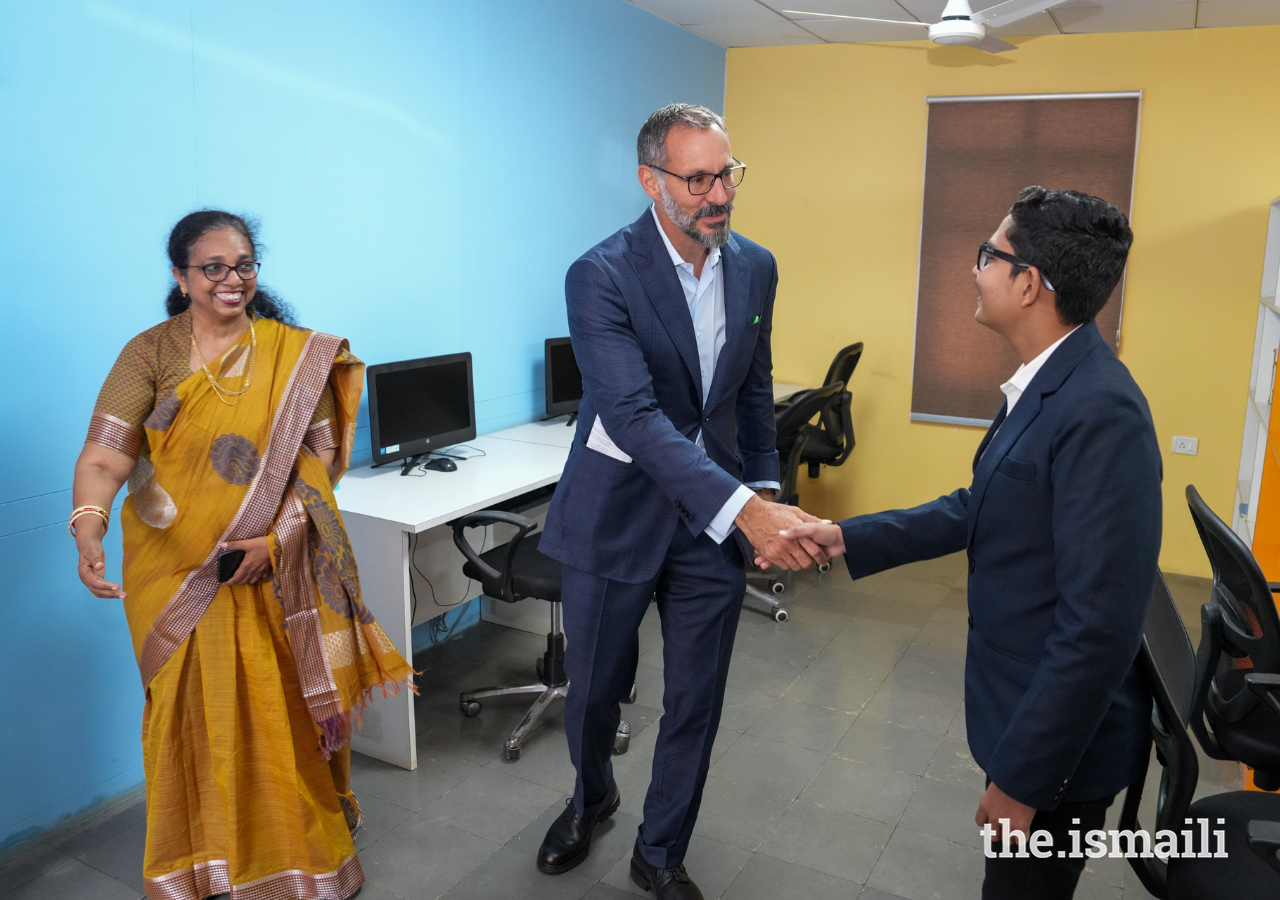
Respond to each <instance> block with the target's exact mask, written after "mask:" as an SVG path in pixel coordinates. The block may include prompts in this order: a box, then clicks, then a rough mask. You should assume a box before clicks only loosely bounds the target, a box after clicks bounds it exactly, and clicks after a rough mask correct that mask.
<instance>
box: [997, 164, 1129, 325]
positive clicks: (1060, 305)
mask: <svg viewBox="0 0 1280 900" xmlns="http://www.w3.org/2000/svg"><path fill="white" fill-rule="evenodd" d="M1009 215H1010V216H1011V217H1012V218H1013V224H1012V225H1011V226H1010V227H1009V231H1008V238H1009V243H1010V244H1012V245H1013V252H1014V253H1016V254H1017V255H1018V256H1020V257H1021V258H1022V259H1025V260H1026V261H1027V262H1029V263H1031V265H1033V266H1035V267H1036V268H1038V269H1039V270H1040V272H1041V274H1042V275H1043V276H1044V277H1045V278H1047V279H1049V282H1050V283H1051V284H1052V285H1053V286H1054V292H1055V295H1056V301H1055V304H1056V308H1057V311H1058V318H1059V319H1060V320H1061V321H1062V323H1063V324H1064V325H1083V324H1084V323H1085V322H1091V321H1093V319H1094V317H1095V316H1096V315H1097V314H1098V313H1100V312H1101V311H1102V307H1104V306H1106V305H1107V298H1108V297H1110V296H1111V292H1112V291H1113V290H1114V289H1115V286H1116V285H1117V284H1119V283H1120V276H1121V275H1123V274H1124V264H1125V261H1126V260H1127V259H1128V258H1129V247H1130V246H1131V245H1132V244H1133V231H1132V230H1130V228H1129V220H1128V219H1127V218H1125V214H1124V213H1122V212H1120V210H1119V209H1117V208H1116V207H1115V206H1113V205H1112V204H1110V203H1108V202H1107V201H1106V200H1101V199H1099V198H1097V197H1093V196H1090V195H1089V194H1082V193H1080V192H1079V191H1051V190H1048V189H1047V188H1042V187H1040V185H1038V184H1037V185H1032V186H1031V187H1027V188H1023V189H1022V191H1021V192H1020V193H1019V194H1018V199H1017V201H1016V202H1015V203H1014V204H1013V208H1012V209H1010V210H1009ZM1016 273H1017V270H1016V269H1015V274H1016Z"/></svg>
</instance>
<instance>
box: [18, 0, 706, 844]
mask: <svg viewBox="0 0 1280 900" xmlns="http://www.w3.org/2000/svg"><path fill="white" fill-rule="evenodd" d="M0 24H2V27H0V122H2V123H3V126H2V127H0V208H2V209H3V215H0V272H2V273H3V275H2V276H0V277H2V279H3V287H0V295H2V296H3V300H2V301H0V307H2V308H3V320H4V334H5V352H6V362H7V365H6V366H5V372H6V373H7V377H6V380H5V386H4V390H3V391H0V421H3V422H4V423H5V426H6V432H7V434H8V440H6V441H4V444H3V450H0V572H3V577H2V578H0V598H2V599H0V612H2V613H3V625H0V684H3V685H4V687H5V691H4V696H5V699H6V703H5V715H4V717H3V720H2V722H0V771H3V772H5V773H6V777H5V787H4V802H3V803H2V804H0V847H3V846H5V845H8V844H12V843H14V842H16V841H19V840H22V839H23V838H24V837H28V836H31V835H34V834H36V833H39V832H40V831H41V830H43V829H45V828H48V827H49V826H51V825H53V824H55V823H56V822H58V821H59V820H60V819H62V818H64V817H66V816H68V815H72V814H75V813H76V812H79V811H81V810H83V809H86V808H88V807H91V806H93V805H94V804H96V803H98V802H100V801H102V800H104V799H107V798H109V797H111V796H112V795H114V794H117V793H119V792H121V791H123V790H126V789H128V788H130V787H133V786H135V785H137V784H138V783H139V782H140V781H141V780H142V769H141V757H140V751H139V728H140V719H141V709H142V695H141V690H140V686H139V681H138V674H137V668H136V666H135V663H134V659H133V654H132V651H131V649H130V643H129V637H128V632H127V628H126V625H125V620H124V615H123V612H122V610H121V607H120V604H119V603H118V602H116V601H102V600H95V599H93V598H92V597H90V596H89V595H88V593H87V592H86V591H84V590H83V589H82V588H81V586H80V584H79V582H78V580H77V579H76V577H75V554H74V548H73V545H72V543H71V541H70V539H69V538H68V537H67V534H66V530H65V527H64V524H63V523H64V522H65V516H66V514H67V512H68V511H69V510H70V508H71V498H70V492H69V491H70V486H71V473H72V465H73V463H74V461H75V457H76V454H77V453H78V452H79V449H80V446H81V444H82V442H83V440H84V432H85V428H86V426H87V424H88V418H89V413H90V412H91V410H92V406H93V401H94V397H95V396H96V394H97V390H98V387H99V386H100V384H101V382H102V379H103V378H104V377H105V376H106V373H107V371H108V369H109V368H110V366H111V363H112V361H113V359H114V358H115V355H116V353H118V352H119V350H120V348H121V347H122V346H123V345H124V343H125V342H126V341H127V340H128V339H129V338H130V337H131V336H133V335H134V334H137V333H138V332H140V331H142V330H144V329H146V328H148V327H150V326H151V325H153V324H155V323H156V322H158V321H159V320H160V319H161V318H162V316H163V311H162V310H163V307H162V299H163V297H164V295H165V293H166V290H167V283H168V272H167V263H166V261H165V258H164V244H165V238H166V236H167V233H168V229H169V228H170V226H171V225H172V224H173V223H174V222H175V221H176V220H177V219H178V218H179V217H180V216H182V215H183V214H184V213H186V212H188V211H190V210H191V209H194V208H197V207H200V206H205V205H216V206H223V207H226V208H229V209H232V210H237V211H246V212H250V213H254V214H256V215H258V216H260V217H261V219H262V237H263V239H264V242H265V244H266V246H267V250H266V253H265V255H264V256H263V263H264V264H263V268H262V276H261V277H262V281H263V283H264V284H267V285H270V286H271V287H273V288H275V289H276V290H278V291H279V292H280V293H281V294H282V295H283V296H284V297H285V298H286V299H288V300H290V301H291V302H292V303H293V304H294V305H295V307H296V309H297V311H298V314H299V318H300V319H301V321H302V322H303V323H304V324H306V325H308V326H310V327H313V328H318V329H322V330H325V331H329V332H332V333H336V334H341V335H343V336H345V337H348V338H350V340H351V344H352V348H353V350H354V351H355V353H356V354H357V355H359V356H360V357H362V358H363V359H364V360H365V361H366V362H369V363H377V362H386V361H391V360H396V359H405V358H411V357H418V356H428V355H432V354H437V353H453V352H457V351H461V350H470V351H471V352H472V353H473V354H474V355H475V385H476V410H477V418H478V424H479V428H480V431H481V432H485V431H492V430H495V429H498V428H502V427H506V426H508V425H513V424H518V423H520V422H524V421H529V420H530V419H532V418H534V417H535V416H536V415H537V414H539V412H540V411H541V409H542V408H543V397H542V390H541V384H542V373H541V356H542V342H543V339H544V338H547V337H552V336H556V335H563V334H566V333H567V326H566V324H565V312H564V299H563V291H562V284H563V276H564V272H565V269H566V268H567V267H568V265H569V263H570V262H571V261H572V260H573V259H574V258H575V257H576V256H577V255H578V254H579V253H581V252H582V251H583V250H585V249H586V248H587V247H589V246H591V245H592V244H594V243H595V242H596V241H598V240H600V239H601V238H603V237H605V236H606V235H608V234H609V233H611V232H612V231H614V230H615V229H617V228H618V227H620V226H621V225H623V224H625V223H627V222H629V221H631V220H632V219H633V218H634V217H635V216H636V215H638V214H639V213H640V211H641V210H642V209H643V208H644V206H645V203H646V201H645V198H644V197H643V195H642V194H641V192H640V190H639V188H638V186H637V185H636V183H635V174H634V173H635V157H634V149H633V148H634V141H635V134H636V131H637V129H638V128H639V125H640V123H641V122H642V121H643V120H644V117H645V116H646V115H647V114H648V113H649V112H650V111H651V110H652V109H654V108H656V107H658V106H660V105H662V104H664V103H667V102H669V101H673V100H691V101H695V102H700V103H704V104H706V105H708V106H711V107H713V108H716V109H720V108H722V105H723V95H724V51H723V50H721V49H720V48H719V47H716V46H714V45H712V44H709V43H706V42H705V41H702V40H700V39H698V38H696V37H693V36H692V35H690V34H688V33H686V32H684V31H681V30H680V29H678V28H676V27H675V26H672V25H669V24H668V23H666V22H663V21H661V20H659V19H656V18H654V17H652V16H649V15H648V14H646V13H643V12H641V11H639V10H636V9H635V8H633V7H630V6H628V5H627V4H626V3H624V2H622V0H538V2H536V3H534V2H528V0H489V2H484V0H466V2H462V0H451V2H444V0H440V2H424V0H400V2H393V0H377V2H367V3H356V4H353V3H338V2H330V0H306V2H304V0H278V2H272V3H255V2H248V0H225V2H222V3H218V4H196V3H187V2H176V0H151V2H141V0H133V2H129V0H87V2H64V0H18V2H13V3H8V4H5V10H4V14H3V16H2V17H0ZM367 435H368V430H367V428H362V430H361V431H360V433H359V436H358V440H359V443H358V445H357V446H358V447H359V449H360V450H361V453H362V454H363V459H364V460H366V461H367V459H368V449H367V447H366V446H365V444H366V443H367V441H368V436H367ZM108 554H109V559H110V561H111V563H113V565H112V567H111V568H112V569H114V571H115V573H117V574H118V571H119V569H118V566H119V559H120V553H119V543H118V533H117V532H113V533H112V535H111V541H110V542H109V544H108ZM109 571H111V569H109Z"/></svg>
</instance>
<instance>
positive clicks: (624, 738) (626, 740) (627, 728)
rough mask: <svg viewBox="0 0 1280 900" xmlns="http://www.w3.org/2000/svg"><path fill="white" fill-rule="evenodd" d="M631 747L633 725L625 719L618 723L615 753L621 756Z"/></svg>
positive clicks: (614, 739) (614, 746)
mask: <svg viewBox="0 0 1280 900" xmlns="http://www.w3.org/2000/svg"><path fill="white" fill-rule="evenodd" d="M629 749H631V725H630V724H629V723H627V722H625V721H622V722H619V723H618V733H617V734H615V735H614V736H613V755H614V756H621V755H622V754H624V753H626V752H627V751H628V750H629Z"/></svg>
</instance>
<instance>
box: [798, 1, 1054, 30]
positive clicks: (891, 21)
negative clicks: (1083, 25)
mask: <svg viewBox="0 0 1280 900" xmlns="http://www.w3.org/2000/svg"><path fill="white" fill-rule="evenodd" d="M1056 2H1058V3H1065V2H1066V0H1056ZM783 12H784V13H786V14H787V15H789V16H800V17H803V18H793V19H792V20H791V21H793V22H799V21H803V20H804V19H850V20H852V21H854V22H884V23H886V24H888V25H918V26H920V27H921V28H928V27H929V23H928V22H913V21H911V20H910V19H868V18H867V17H866V16H837V15H836V14H835V13H815V12H800V11H799V10H795V9H784V10H783Z"/></svg>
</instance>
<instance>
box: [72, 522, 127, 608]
mask: <svg viewBox="0 0 1280 900" xmlns="http://www.w3.org/2000/svg"><path fill="white" fill-rule="evenodd" d="M89 518H92V516H83V517H82V518H80V519H79V521H78V522H77V525H79V522H84V521H85V519H89ZM78 530H79V532H80V533H79V534H78V535H77V536H76V550H77V555H78V556H79V559H78V560H77V564H76V574H77V575H79V576H80V580H81V581H82V582H84V586H85V587H87V588H88V589H89V593H91V594H93V596H95V597H100V598H102V599H103V600H110V599H112V598H114V599H116V600H123V599H125V597H126V594H125V592H124V591H122V590H121V589H120V585H118V584H113V583H112V582H110V581H107V580H106V579H105V578H103V577H102V576H103V575H104V574H105V573H106V570H107V553H106V551H105V550H103V549H102V537H101V535H98V536H90V535H89V534H87V533H86V531H87V529H84V528H80V529H78ZM99 530H101V529H99Z"/></svg>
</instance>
